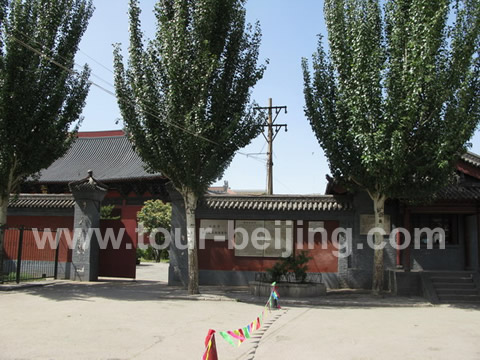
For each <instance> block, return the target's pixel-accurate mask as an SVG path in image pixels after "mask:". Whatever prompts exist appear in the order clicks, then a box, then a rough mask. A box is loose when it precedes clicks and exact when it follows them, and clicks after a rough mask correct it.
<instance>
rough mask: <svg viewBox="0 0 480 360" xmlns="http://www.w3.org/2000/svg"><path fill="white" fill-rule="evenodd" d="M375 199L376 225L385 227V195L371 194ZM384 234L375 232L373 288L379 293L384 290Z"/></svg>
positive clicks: (381, 227)
mask: <svg viewBox="0 0 480 360" xmlns="http://www.w3.org/2000/svg"><path fill="white" fill-rule="evenodd" d="M370 196H371V198H372V200H373V211H374V214H375V227H376V228H380V229H384V228H385V196H383V195H379V194H371V195H370ZM383 240H384V239H383V235H382V234H380V233H378V232H376V233H375V250H374V255H373V282H372V290H373V292H374V293H376V294H379V293H380V292H382V291H383V283H384V265H383V245H382V244H383Z"/></svg>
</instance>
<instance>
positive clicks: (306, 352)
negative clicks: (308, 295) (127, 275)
mask: <svg viewBox="0 0 480 360" xmlns="http://www.w3.org/2000/svg"><path fill="white" fill-rule="evenodd" d="M165 269H166V266H165V265H164V264H160V265H156V264H154V265H151V266H147V265H144V267H143V268H142V267H140V268H139V273H138V275H139V276H138V277H139V279H137V281H135V282H134V281H130V280H126V281H125V280H109V281H103V282H98V283H70V282H65V283H60V284H55V285H52V286H45V287H35V288H30V289H23V290H18V291H8V292H0V319H1V320H0V324H1V326H0V359H167V360H174V359H200V358H201V356H202V354H203V341H204V338H205V335H206V334H207V331H208V329H210V328H212V329H215V330H217V331H222V330H234V329H237V328H239V327H243V326H245V325H247V323H249V322H251V321H252V320H253V319H254V318H255V317H256V316H257V315H258V314H259V313H260V312H261V311H262V306H261V305H259V304H258V303H248V302H246V303H245V302H236V301H218V300H219V299H220V298H219V299H217V301H215V300H214V299H215V297H212V300H203V301H198V300H197V301H191V300H182V299H175V298H169V297H168V294H174V293H175V289H170V288H168V287H167V286H166V285H165V283H164V281H165V280H166V278H165ZM222 299H223V298H222ZM479 339H480V309H479V308H474V307H468V306H465V307H453V306H440V307H432V306H430V307H424V306H416V307H415V306H413V307H398V306H397V307H379V306H370V305H369V303H368V302H367V303H365V304H363V306H338V307H335V306H287V307H284V308H283V309H281V310H277V311H275V312H273V313H272V314H270V316H269V317H268V318H267V320H266V323H265V325H264V327H263V328H262V329H261V330H260V331H258V332H257V333H256V334H255V335H254V337H253V338H252V339H250V340H247V341H246V342H245V343H244V344H242V345H241V346H240V347H237V348H234V347H232V346H231V345H229V344H228V343H227V342H225V341H224V340H223V339H222V338H221V337H217V344H218V356H219V359H220V360H226V359H232V360H233V359H258V360H261V359H265V360H267V359H290V360H291V359H325V360H329V359H332V360H334V359H335V360H337V359H355V360H360V359H362V360H365V359H382V360H385V359H402V360H404V359H424V360H425V359H435V360H442V359H449V360H450V359H463V360H469V359H472V360H473V359H475V360H478V359H480V342H479Z"/></svg>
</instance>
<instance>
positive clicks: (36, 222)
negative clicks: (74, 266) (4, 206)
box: [5, 216, 73, 262]
mask: <svg viewBox="0 0 480 360" xmlns="http://www.w3.org/2000/svg"><path fill="white" fill-rule="evenodd" d="M20 226H23V227H25V228H27V229H28V228H31V229H34V228H36V229H39V230H38V231H39V235H40V236H42V235H43V231H41V230H43V229H46V228H50V229H52V230H54V229H59V228H64V229H67V230H68V233H69V234H70V239H72V240H73V230H72V229H73V216H8V217H7V227H11V228H15V227H17V228H18V227H20ZM9 232H10V234H8V233H9ZM68 233H67V234H65V232H63V233H62V236H61V238H60V243H59V253H58V261H59V262H71V261H72V250H71V249H70V247H71V245H69V243H68V240H69V239H67V238H68ZM7 234H8V236H6V241H5V250H6V253H7V257H8V258H9V259H16V258H17V251H18V250H17V242H18V230H15V229H11V230H7ZM53 236H54V237H55V234H53ZM22 259H23V260H38V261H53V260H54V259H55V250H54V249H52V248H51V247H50V245H49V242H48V240H47V241H46V243H45V248H44V249H43V250H39V249H37V246H36V242H35V238H34V236H33V232H32V231H24V237H23V251H22Z"/></svg>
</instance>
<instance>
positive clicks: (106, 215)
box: [100, 205, 121, 220]
mask: <svg viewBox="0 0 480 360" xmlns="http://www.w3.org/2000/svg"><path fill="white" fill-rule="evenodd" d="M114 209H115V205H103V206H102V207H101V208H100V219H102V220H120V218H121V216H114V215H113V214H112V213H113V210H114Z"/></svg>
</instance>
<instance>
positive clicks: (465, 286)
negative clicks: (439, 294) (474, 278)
mask: <svg viewBox="0 0 480 360" xmlns="http://www.w3.org/2000/svg"><path fill="white" fill-rule="evenodd" d="M434 287H435V289H450V290H453V289H468V290H469V289H476V288H477V287H476V286H475V284H474V283H473V282H471V283H443V282H442V283H440V282H438V283H434Z"/></svg>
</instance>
